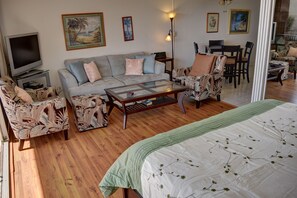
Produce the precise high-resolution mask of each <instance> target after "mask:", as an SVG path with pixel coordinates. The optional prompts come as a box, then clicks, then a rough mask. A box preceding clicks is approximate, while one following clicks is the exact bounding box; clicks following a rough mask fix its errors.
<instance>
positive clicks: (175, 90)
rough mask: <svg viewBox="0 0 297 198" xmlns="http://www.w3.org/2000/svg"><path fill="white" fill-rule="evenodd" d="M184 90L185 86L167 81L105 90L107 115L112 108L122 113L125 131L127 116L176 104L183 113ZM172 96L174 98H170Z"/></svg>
mask: <svg viewBox="0 0 297 198" xmlns="http://www.w3.org/2000/svg"><path fill="white" fill-rule="evenodd" d="M186 90H187V88H186V87H185V86H182V85H180V84H177V83H175V82H171V81H168V80H157V81H151V82H145V83H139V84H133V85H126V86H120V87H114V88H109V89H105V92H106V95H107V97H108V100H109V105H110V107H109V111H108V114H110V113H111V112H112V109H113V108H114V107H116V108H118V109H119V110H120V111H121V112H123V114H124V119H123V128H124V129H125V128H126V123H127V116H128V114H132V113H137V112H141V111H145V110H149V109H154V108H158V107H162V106H165V105H170V104H174V103H178V105H179V107H180V109H181V110H182V112H183V113H185V112H186V111H185V108H184V106H183V98H184V96H185V92H186ZM172 95H174V97H170V96H172ZM177 96H178V97H177ZM146 100H150V101H151V103H152V104H150V105H147V104H145V103H144V102H143V101H146Z"/></svg>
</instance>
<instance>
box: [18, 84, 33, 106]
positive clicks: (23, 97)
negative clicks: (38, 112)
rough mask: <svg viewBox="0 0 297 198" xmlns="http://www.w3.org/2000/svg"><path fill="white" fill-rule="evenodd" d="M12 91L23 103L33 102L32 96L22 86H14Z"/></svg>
mask: <svg viewBox="0 0 297 198" xmlns="http://www.w3.org/2000/svg"><path fill="white" fill-rule="evenodd" d="M14 91H15V93H16V95H17V96H18V97H19V98H20V99H21V100H22V101H24V102H25V103H29V104H31V103H33V99H32V97H31V96H30V95H29V94H28V93H27V92H26V91H25V90H23V89H22V88H20V87H18V86H15V87H14Z"/></svg>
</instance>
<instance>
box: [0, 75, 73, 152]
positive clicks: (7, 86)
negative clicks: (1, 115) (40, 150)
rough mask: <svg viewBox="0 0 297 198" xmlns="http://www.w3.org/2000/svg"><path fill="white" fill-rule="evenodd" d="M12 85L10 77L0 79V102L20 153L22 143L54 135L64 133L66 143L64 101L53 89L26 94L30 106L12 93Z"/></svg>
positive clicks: (65, 109) (13, 84)
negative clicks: (29, 98) (30, 100)
mask: <svg viewBox="0 0 297 198" xmlns="http://www.w3.org/2000/svg"><path fill="white" fill-rule="evenodd" d="M15 86H16V84H15V82H14V81H13V80H12V79H11V78H10V77H6V76H5V77H3V78H2V79H0V98H1V101H2V104H3V108H4V110H5V113H6V115H7V118H8V121H9V123H10V126H11V128H12V131H13V133H14V136H15V137H16V138H17V139H18V140H19V150H22V148H23V144H24V140H26V139H30V138H33V137H38V136H42V135H47V134H51V133H55V132H60V131H63V132H64V138H65V140H67V139H68V129H69V123H68V113H67V108H66V100H65V98H64V97H59V96H58V93H57V91H56V89H54V88H52V87H48V88H41V89H36V90H30V91H27V92H28V93H29V94H30V95H31V97H32V99H33V101H34V102H33V103H31V104H30V103H25V102H23V101H22V100H21V99H20V98H19V97H18V96H17V94H16V93H15V91H14V87H15Z"/></svg>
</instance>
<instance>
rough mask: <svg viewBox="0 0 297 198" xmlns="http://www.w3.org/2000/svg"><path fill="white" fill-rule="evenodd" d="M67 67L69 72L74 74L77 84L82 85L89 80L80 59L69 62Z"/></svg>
mask: <svg viewBox="0 0 297 198" xmlns="http://www.w3.org/2000/svg"><path fill="white" fill-rule="evenodd" d="M69 68H70V72H71V73H72V74H73V75H74V76H75V78H76V80H77V82H78V84H79V85H82V84H84V83H86V82H88V81H89V79H88V76H87V74H86V72H85V69H84V66H83V62H82V61H77V62H74V63H71V64H69Z"/></svg>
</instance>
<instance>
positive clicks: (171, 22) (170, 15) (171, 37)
mask: <svg viewBox="0 0 297 198" xmlns="http://www.w3.org/2000/svg"><path fill="white" fill-rule="evenodd" d="M168 16H169V19H170V30H169V32H168V34H167V36H166V38H165V40H166V41H171V56H172V58H174V50H173V46H174V44H173V42H174V38H173V36H174V35H173V32H174V31H173V19H174V17H175V13H173V12H171V13H169V14H168Z"/></svg>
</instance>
